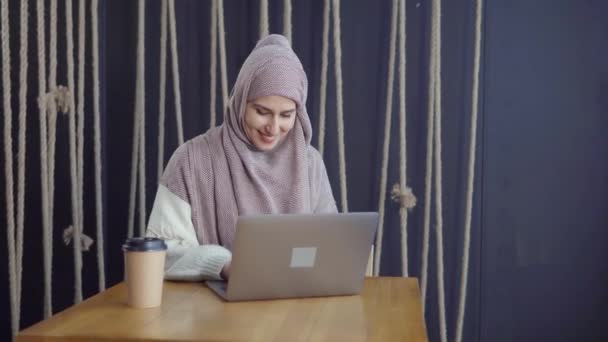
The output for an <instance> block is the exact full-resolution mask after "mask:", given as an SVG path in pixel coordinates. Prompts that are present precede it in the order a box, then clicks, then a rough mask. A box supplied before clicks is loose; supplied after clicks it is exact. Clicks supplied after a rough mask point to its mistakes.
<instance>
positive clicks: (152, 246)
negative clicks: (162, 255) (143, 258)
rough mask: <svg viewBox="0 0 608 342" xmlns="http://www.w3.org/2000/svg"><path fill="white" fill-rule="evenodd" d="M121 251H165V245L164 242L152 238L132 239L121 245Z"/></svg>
mask: <svg viewBox="0 0 608 342" xmlns="http://www.w3.org/2000/svg"><path fill="white" fill-rule="evenodd" d="M122 249H123V251H128V252H148V251H165V250H167V245H166V244H165V241H164V240H161V239H157V238H152V237H145V238H144V237H134V238H130V239H127V240H126V241H125V243H124V244H123V245H122Z"/></svg>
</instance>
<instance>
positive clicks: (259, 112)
mask: <svg viewBox="0 0 608 342" xmlns="http://www.w3.org/2000/svg"><path fill="white" fill-rule="evenodd" d="M255 111H256V112H257V113H258V114H260V115H266V112H264V111H262V110H260V109H259V108H256V109H255Z"/></svg>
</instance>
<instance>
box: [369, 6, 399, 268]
mask: <svg viewBox="0 0 608 342" xmlns="http://www.w3.org/2000/svg"><path fill="white" fill-rule="evenodd" d="M397 7H398V0H393V4H392V9H391V33H390V40H389V50H388V51H389V52H388V80H387V83H386V107H385V111H384V141H383V143H382V167H381V171H380V197H379V199H378V216H379V217H378V231H377V233H376V246H375V256H374V275H375V276H378V275H379V274H380V259H381V257H382V241H383V237H384V207H385V199H386V183H387V181H386V177H387V173H388V159H389V156H388V152H389V147H390V139H391V121H392V112H393V83H394V79H395V45H396V41H397V40H396V37H395V36H396V33H397V13H398V11H397Z"/></svg>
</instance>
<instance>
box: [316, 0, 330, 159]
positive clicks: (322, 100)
mask: <svg viewBox="0 0 608 342" xmlns="http://www.w3.org/2000/svg"><path fill="white" fill-rule="evenodd" d="M330 1H331V0H325V1H324V4H323V43H322V44H323V47H322V49H321V86H320V94H319V143H318V147H319V153H321V155H323V152H324V150H325V110H326V108H325V107H326V99H327V64H328V63H327V60H328V50H329V49H328V45H329V44H328V41H329V10H330Z"/></svg>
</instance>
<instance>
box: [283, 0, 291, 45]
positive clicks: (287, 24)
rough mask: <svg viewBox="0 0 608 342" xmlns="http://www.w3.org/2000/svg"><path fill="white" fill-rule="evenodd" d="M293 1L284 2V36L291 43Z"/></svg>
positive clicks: (285, 0)
mask: <svg viewBox="0 0 608 342" xmlns="http://www.w3.org/2000/svg"><path fill="white" fill-rule="evenodd" d="M291 30H292V27H291V0H284V1H283V35H284V36H285V37H287V40H289V41H290V42H291Z"/></svg>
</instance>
